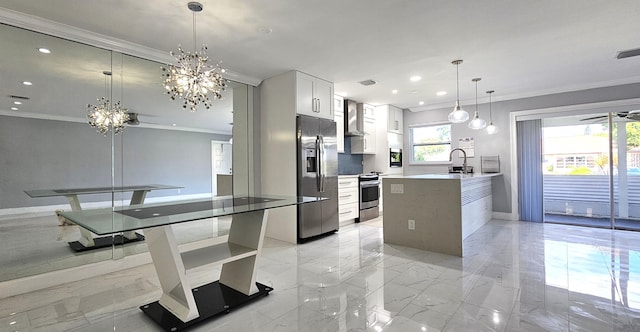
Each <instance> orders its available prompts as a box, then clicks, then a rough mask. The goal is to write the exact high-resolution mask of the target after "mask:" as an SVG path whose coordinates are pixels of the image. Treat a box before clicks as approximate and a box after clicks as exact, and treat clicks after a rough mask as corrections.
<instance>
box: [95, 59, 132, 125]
mask: <svg viewBox="0 0 640 332" xmlns="http://www.w3.org/2000/svg"><path fill="white" fill-rule="evenodd" d="M102 75H104V94H105V96H108V95H109V89H108V88H107V86H108V85H109V84H108V82H107V81H109V82H111V79H112V76H111V72H110V71H103V72H102ZM120 85H121V86H122V83H121V84H120ZM97 101H98V103H97V104H96V105H91V104H89V105H87V108H88V114H87V119H88V123H89V125H90V126H91V127H93V128H96V129H97V130H98V132H99V133H101V134H102V135H103V136H107V133H108V132H109V130H111V129H113V132H114V133H115V134H119V133H121V132H122V131H123V130H124V128H125V124H126V123H127V121H129V113H128V111H129V110H127V109H126V108H123V107H122V106H121V105H120V102H119V101H118V102H116V103H115V104H114V105H113V107H112V105H111V102H110V101H109V99H107V98H106V97H101V98H98V100H97Z"/></svg>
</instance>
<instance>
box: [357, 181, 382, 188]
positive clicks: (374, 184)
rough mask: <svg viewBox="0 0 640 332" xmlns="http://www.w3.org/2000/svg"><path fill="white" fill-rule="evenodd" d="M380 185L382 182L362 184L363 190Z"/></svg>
mask: <svg viewBox="0 0 640 332" xmlns="http://www.w3.org/2000/svg"><path fill="white" fill-rule="evenodd" d="M379 185H380V181H365V182H360V187H361V188H369V187H377V186H379Z"/></svg>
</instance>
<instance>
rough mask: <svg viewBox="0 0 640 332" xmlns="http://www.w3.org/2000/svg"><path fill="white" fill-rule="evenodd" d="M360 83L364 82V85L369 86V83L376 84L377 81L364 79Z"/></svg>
mask: <svg viewBox="0 0 640 332" xmlns="http://www.w3.org/2000/svg"><path fill="white" fill-rule="evenodd" d="M358 83H360V84H362V85H364V86H369V85H374V84H376V81H374V80H364V81H362V82H358Z"/></svg>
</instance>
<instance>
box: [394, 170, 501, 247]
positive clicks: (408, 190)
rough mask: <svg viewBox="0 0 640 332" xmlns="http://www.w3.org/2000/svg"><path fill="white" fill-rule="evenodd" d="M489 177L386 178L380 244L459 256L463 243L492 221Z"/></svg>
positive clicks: (493, 175)
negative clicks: (382, 228) (382, 236)
mask: <svg viewBox="0 0 640 332" xmlns="http://www.w3.org/2000/svg"><path fill="white" fill-rule="evenodd" d="M501 175H502V174H501V173H491V174H426V175H412V176H388V177H385V178H383V180H382V190H383V197H384V207H385V210H384V219H383V222H384V242H385V243H389V244H398V245H402V246H406V247H412V248H418V249H423V250H429V251H434V252H439V253H443V254H448V255H455V256H460V257H462V256H463V255H464V247H463V240H464V239H465V238H466V237H467V236H469V235H471V234H472V233H473V232H475V231H476V230H478V229H479V228H480V227H482V225H484V224H485V223H487V222H488V221H489V220H491V217H492V195H491V179H492V178H493V177H495V176H501Z"/></svg>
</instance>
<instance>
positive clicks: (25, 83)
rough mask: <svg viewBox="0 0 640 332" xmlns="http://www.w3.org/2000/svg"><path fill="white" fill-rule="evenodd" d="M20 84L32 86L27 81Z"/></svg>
mask: <svg viewBox="0 0 640 332" xmlns="http://www.w3.org/2000/svg"><path fill="white" fill-rule="evenodd" d="M22 84H24V85H33V83H31V82H29V81H24V82H22Z"/></svg>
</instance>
